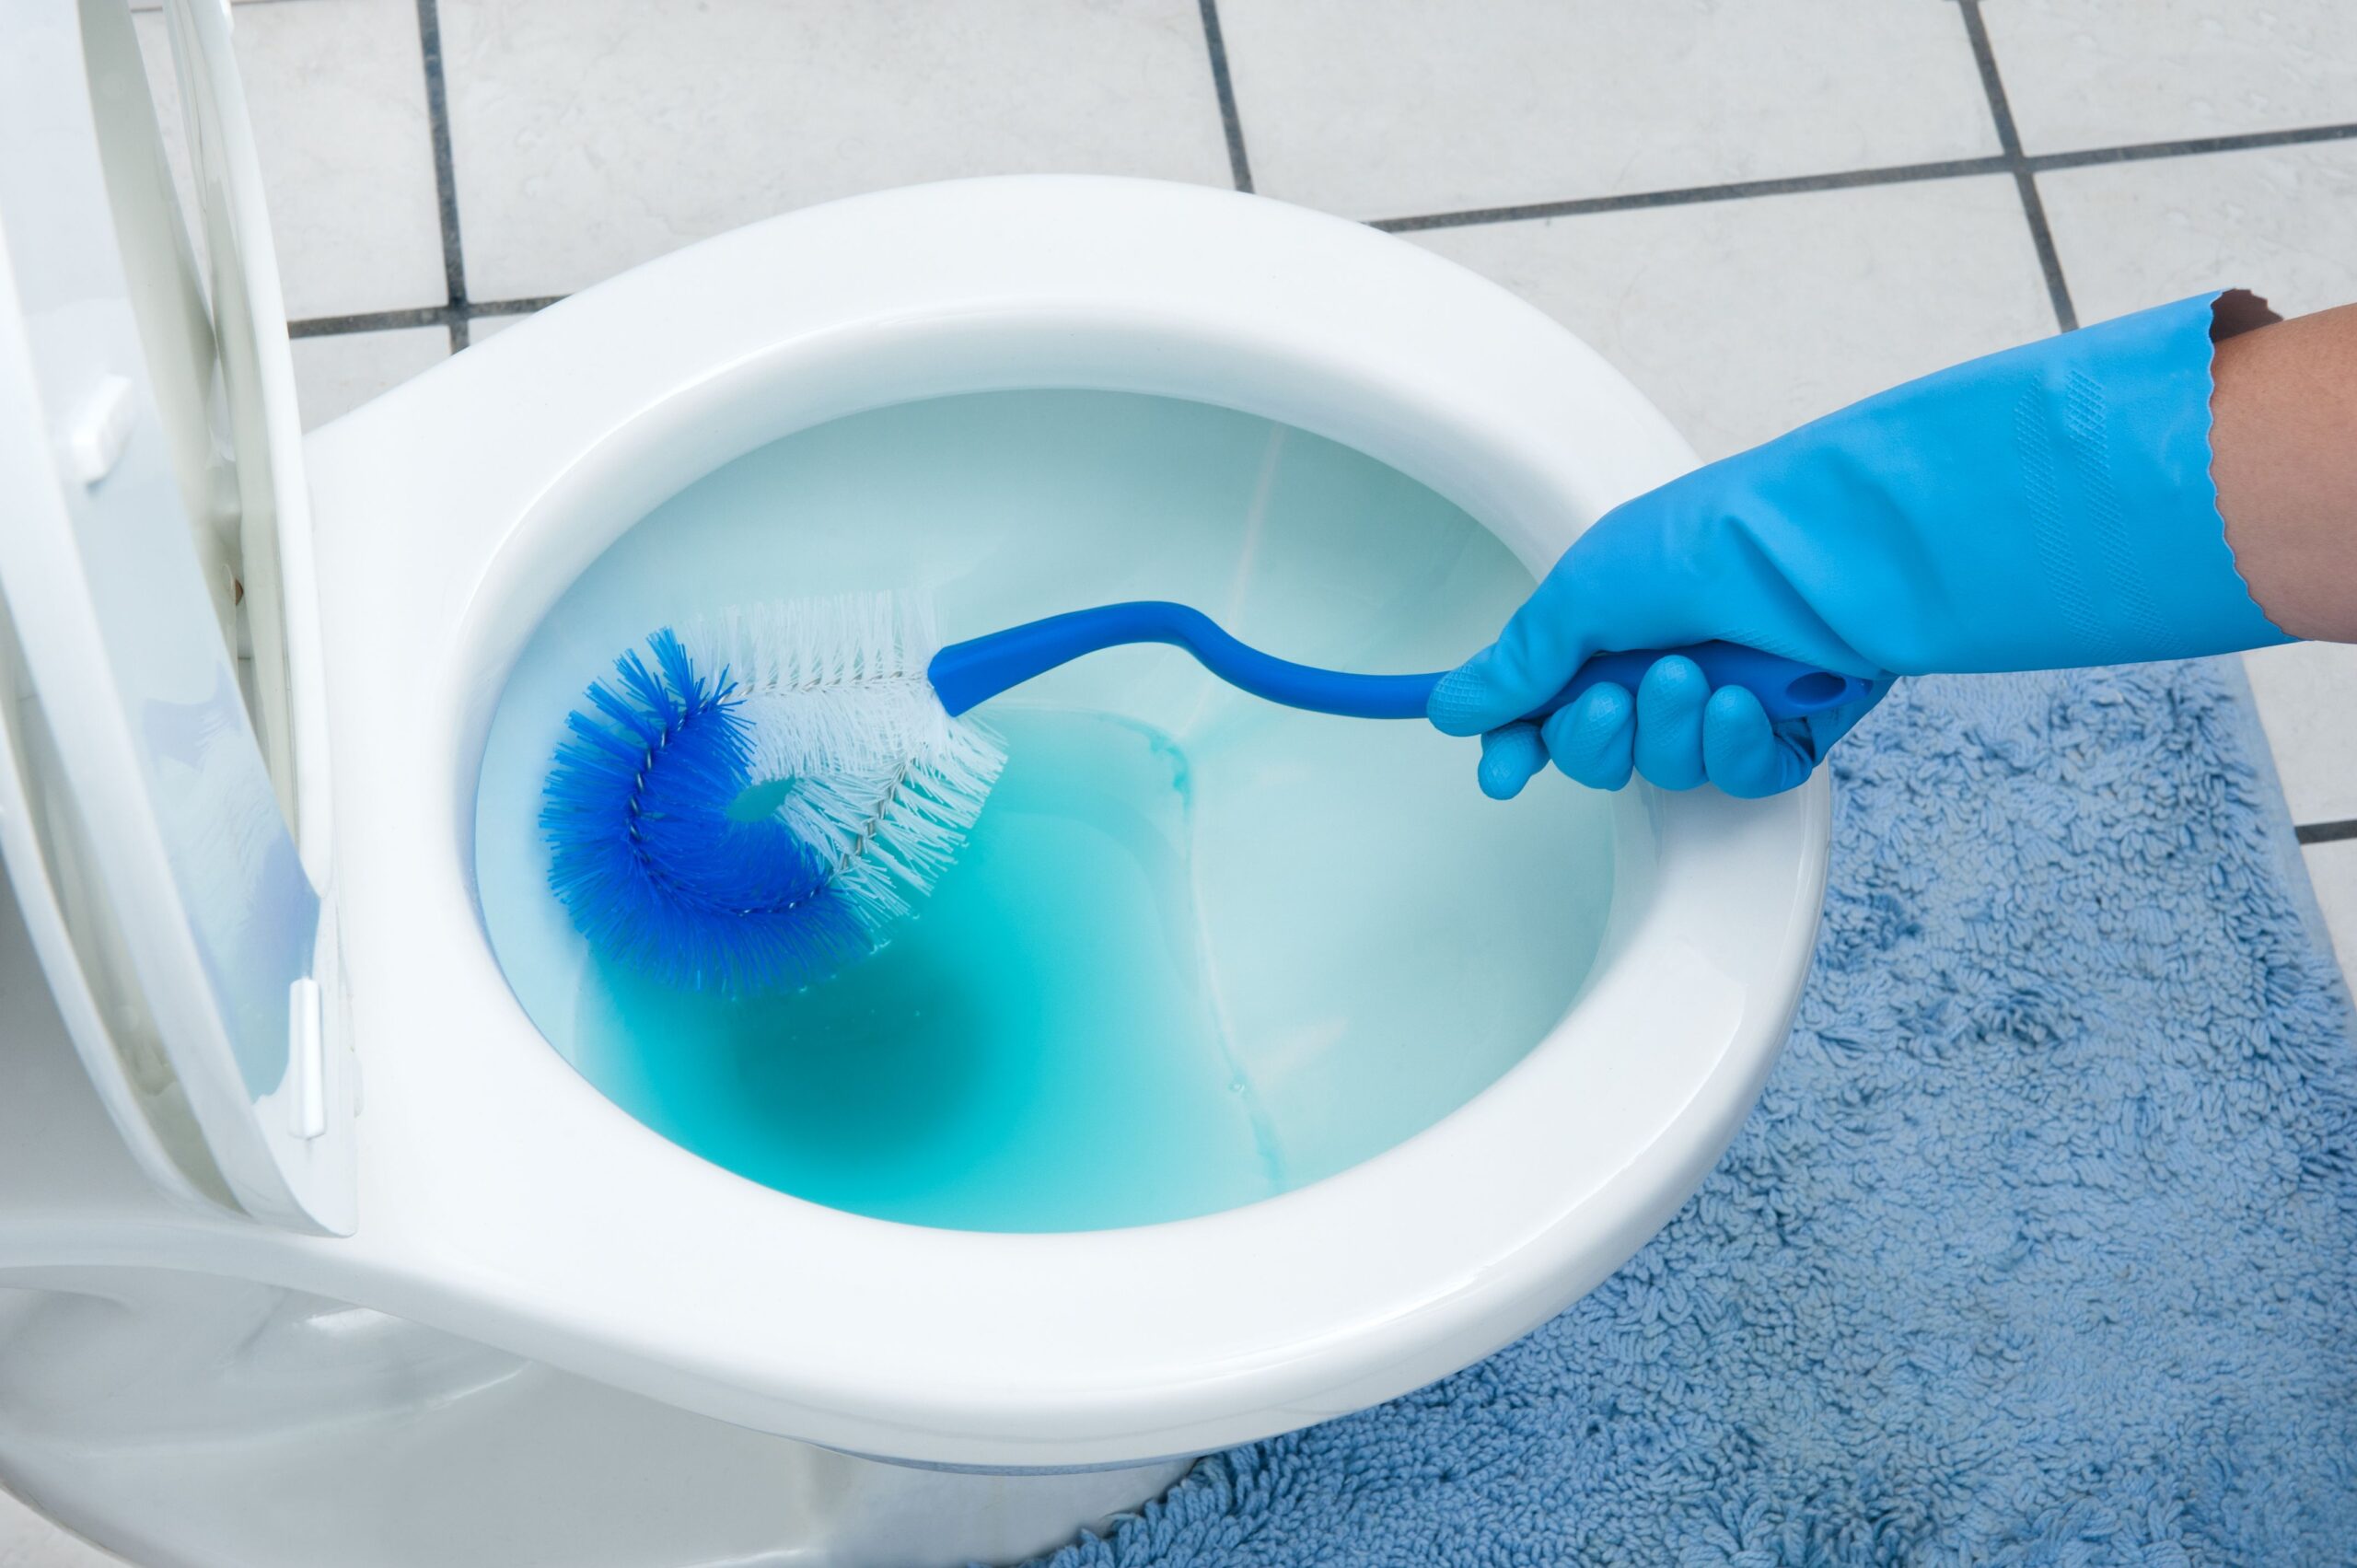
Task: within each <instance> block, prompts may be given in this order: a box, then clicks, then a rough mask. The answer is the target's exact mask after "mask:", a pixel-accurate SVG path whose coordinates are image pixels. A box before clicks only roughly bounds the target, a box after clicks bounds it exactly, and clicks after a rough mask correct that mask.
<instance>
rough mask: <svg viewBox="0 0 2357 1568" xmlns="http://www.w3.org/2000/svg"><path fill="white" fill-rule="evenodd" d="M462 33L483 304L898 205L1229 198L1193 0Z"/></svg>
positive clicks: (509, 17)
mask: <svg viewBox="0 0 2357 1568" xmlns="http://www.w3.org/2000/svg"><path fill="white" fill-rule="evenodd" d="M441 17H442V33H443V42H444V52H445V59H446V61H447V72H448V80H449V91H450V117H451V134H452V138H453V141H454V145H455V161H456V166H457V171H458V181H459V215H460V220H461V229H462V232H463V233H464V235H465V239H466V250H467V266H468V281H469V290H470V293H472V294H473V295H474V296H475V297H476V298H478V299H499V298H512V297H517V296H532V295H543V294H563V293H569V292H571V291H572V290H574V289H576V288H579V287H581V286H582V285H586V284H590V283H594V282H596V281H597V280H598V279H599V278H602V277H606V276H608V275H610V274H611V273H616V272H619V271H621V269H623V268H625V267H628V266H631V265H632V264H633V263H635V262H638V261H645V260H647V259H648V258H649V257H652V256H656V255H659V254H661V253H662V252H664V251H667V250H673V249H675V248H676V247H678V246H680V245H683V244H685V243H687V242H688V241H690V240H694V239H701V238H705V237H706V236H709V235H713V234H716V233H719V232H721V231H722V230H725V229H728V228H732V227H735V226H738V225H740V224H744V223H747V222H749V221H750V220H752V219H754V218H758V217H762V216H765V215H769V214H772V213H777V212H782V211H784V210H786V209H788V208H792V207H797V206H802V205H805V204H807V203H812V202H818V201H823V200H826V199H828V198H830V197H835V196H844V195H849V194H852V193H853V192H861V191H867V190H873V189H875V188H877V187H879V186H887V185H899V184H905V183H909V182H911V181H916V180H942V179H947V178H950V177H952V176H958V175H974V174H999V173H1009V172H1017V171H1034V170H1062V171H1067V172H1092V173H1120V174H1140V175H1152V176H1158V177H1160V178H1163V179H1168V180H1193V181H1198V182H1202V183H1206V184H1216V185H1225V184H1226V183H1227V182H1228V163H1227V151H1226V143H1225V138H1224V136H1223V134H1222V132H1221V128H1220V120H1219V109H1218V100H1217V99H1216V97H1215V95H1214V93H1213V87H1212V77H1211V65H1210V55H1209V52H1208V50H1207V49H1206V47H1205V44H1204V41H1203V31H1202V17H1201V14H1200V12H1199V10H1198V8H1197V6H1195V4H1194V3H1193V0H1122V3H1120V4H1117V5H1109V4H1102V3H1096V0H940V3H938V4H934V5H928V6H899V5H892V6H883V5H876V6H857V5H854V6H780V5H773V4H767V3H764V0H568V3H567V4H564V5H550V4H547V3H545V0H445V3H444V4H443V6H442V10H441Z"/></svg>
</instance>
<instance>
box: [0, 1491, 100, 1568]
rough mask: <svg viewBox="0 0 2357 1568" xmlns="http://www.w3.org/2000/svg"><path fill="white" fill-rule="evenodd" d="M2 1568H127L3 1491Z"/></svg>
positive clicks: (0, 1505)
mask: <svg viewBox="0 0 2357 1568" xmlns="http://www.w3.org/2000/svg"><path fill="white" fill-rule="evenodd" d="M0 1568H125V1564H124V1563H123V1562H122V1559H120V1558H117V1557H110V1556H109V1555H108V1554H107V1553H105V1552H103V1551H99V1549H98V1548H97V1547H94V1546H91V1545H89V1544H87V1542H85V1541H83V1540H81V1539H79V1538H77V1537H75V1536H71V1535H68V1534H66V1533H65V1532H64V1530H61V1529H59V1528H58V1527H56V1526H55V1525H52V1524H51V1523H50V1522H49V1521H48V1520H47V1519H44V1518H42V1517H41V1516H40V1515H39V1514H36V1513H34V1512H33V1511H32V1510H31V1509H30V1508H28V1507H26V1506H25V1505H24V1504H22V1503H19V1502H17V1500H16V1499H15V1498H14V1497H11V1496H10V1495H9V1494H8V1493H6V1492H0Z"/></svg>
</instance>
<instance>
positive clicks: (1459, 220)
mask: <svg viewBox="0 0 2357 1568" xmlns="http://www.w3.org/2000/svg"><path fill="white" fill-rule="evenodd" d="M2352 140H2357V122H2350V123H2343V124H2336V125H2310V126H2304V127H2302V128H2300V129H2298V130H2293V131H2252V132H2246V133H2243V134H2239V135H2231V136H2203V137H2199V138H2195V139H2190V140H2185V141H2175V142H2133V143H2126V144H2122V145H2117V146H2107V147H2087V148H2083V149H2081V150H2078V151H2074V152H2062V153H2038V154H2035V155H2024V156H2023V157H2021V158H2020V160H2019V161H2020V162H2021V164H2022V165H2024V166H2025V167H2026V168H2028V169H2029V170H2030V171H2031V172H2032V173H2044V172H2045V171H2047V170H2049V169H2062V168H2090V167H2092V166H2095V165H2098V164H2118V163H2146V162H2151V161H2154V160H2156V159H2162V158H2173V157H2201V156H2203V155H2206V154H2211V153H2231V152H2246V151H2257V150H2260V149H2264V148H2267V147H2284V146H2303V145H2312V144H2315V143H2317V142H2345V141H2352ZM2014 161H2015V160H2014V159H2013V158H2010V157H2006V156H2004V155H2003V154H2002V153H1999V154H1992V155H1990V156H1987V157H1968V158H1946V159H1942V160H1940V161H1937V162H1933V163H1900V164H1885V165H1883V166H1881V167H1879V168H1852V169H1843V170H1840V171H1838V172H1835V173H1830V174H1794V175H1783V176H1780V177H1776V178H1772V179H1767V180H1736V181H1732V182H1729V183H1726V184H1720V185H1685V186H1678V187H1673V188H1670V189H1667V190H1659V191H1635V192H1627V193H1625V194H1620V195H1612V196H1576V197H1573V198H1570V199H1568V200H1565V201H1560V202H1531V203H1524V204H1521V205H1516V206H1510V207H1469V208H1466V209H1464V210H1462V211H1458V212H1446V213H1419V214H1416V215H1412V216H1409V217H1397V218H1378V219H1376V220H1375V221H1374V222H1373V223H1372V224H1371V225H1370V226H1371V227H1374V228H1379V229H1382V230H1383V231H1384V232H1386V233H1387V234H1412V233H1414V232H1416V231H1418V230H1420V229H1429V228H1467V227H1472V226H1480V225H1483V224H1493V223H1522V222H1527V221H1529V220H1531V219H1534V218H1553V217H1583V216H1586V215H1591V214H1595V213H1620V212H1630V211H1634V210H1638V209H1642V208H1648V207H1675V206H1686V205H1689V204H1692V203H1701V202H1731V201H1740V200H1743V199H1745V198H1747V197H1752V196H1787V195H1796V194H1801V193H1804V192H1811V191H1846V190H1856V189H1861V188H1865V187H1871V186H1876V185H1908V184H1914V183H1918V182H1922V181H1926V180H1959V179H1966V178H1969V177H1971V176H1974V175H1983V174H2006V173H2010V172H2012V171H2013V168H2014Z"/></svg>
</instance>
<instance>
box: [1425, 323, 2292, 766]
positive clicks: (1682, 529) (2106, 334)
mask: <svg viewBox="0 0 2357 1568" xmlns="http://www.w3.org/2000/svg"><path fill="white" fill-rule="evenodd" d="M2222 299H2225V300H2227V301H2228V307H2227V308H2229V309H2230V310H2231V311H2233V313H2234V314H2235V315H2238V316H2240V317H2241V318H2242V319H2243V321H2242V324H2252V323H2254V322H2255V321H2256V320H2264V319H2270V318H2269V317H2268V316H2267V314H2266V313H2265V311H2264V308H2263V307H2256V302H2255V301H2252V300H2251V298H2250V296H2247V295H2242V294H2240V293H2239V292H2237V293H2236V294H2235V295H2234V296H2220V295H2214V294H2212V295H2202V296H2198V297H2196V298H2192V299H2187V300H2180V301H2179V302H2177V304H2175V305H2165V306H2162V307H2160V308H2156V309H2152V310H2145V311H2140V312H2138V313H2137V314H2135V315H2132V316H2124V317H2121V318H2120V319H2118V320H2115V321H2107V322H2106V323H2104V324H2103V325H2101V326H2097V327H2088V328H2085V329H2083V330H2081V331H2074V332H2067V333H2064V334H2063V335H2061V336H2060V337H2055V338H2049V339H2048V340H2046V341H2045V342H2043V343H2031V344H2028V345H2026V346H2025V347H2022V348H2016V349H2011V350H2008V351H2006V352H2005V353H2003V354H1991V355H1990V356H1989V357H1987V358H1985V359H1976V360H1972V361H1969V362H1968V363H1966V364H1963V365H1959V366H1954V367H1953V368H1951V369H1947V370H1943V371H1941V372H1939V373H1938V374H1936V375H1933V376H1927V377H1924V378H1923V379H1922V380H1920V381H1910V382H1908V383H1907V384H1906V385H1904V386H1901V387H1897V388H1894V389H1891V390H1889V391H1887V392H1883V393H1880V394H1878V395H1876V396H1875V397H1871V398H1868V399H1867V400H1865V401H1864V402H1860V403H1855V404H1852V406H1851V407H1849V408H1846V409H1843V410H1841V411H1840V412H1837V413H1833V414H1829V415H1827V416H1826V417H1825V418H1823V419H1820V420H1817V421H1816V422H1815V423H1814V424H1805V425H1803V426H1802V427H1801V428H1800V429H1798V430H1795V431H1793V432H1792V433H1791V434H1789V435H1786V436H1779V437H1778V438H1777V439H1775V440H1773V441H1771V442H1769V443H1768V444H1766V445H1765V446H1762V447H1754V448H1753V449H1751V450H1750V451H1748V452H1743V453H1739V454H1737V455H1736V456H1735V457H1732V458H1728V459H1724V461H1721V462H1715V463H1712V464H1710V465H1709V466H1707V467H1705V468H1701V469H1698V470H1695V471H1694V472H1692V473H1689V474H1687V475H1685V476H1684V477H1683V478H1680V479H1677V480H1674V481H1672V482H1670V483H1668V484H1666V485H1663V486H1662V487H1661V488H1660V489H1658V490H1655V491H1653V492H1651V493H1649V494H1644V495H1641V496H1638V497H1637V498H1636V499H1634V500H1632V501H1630V502H1627V503H1625V504H1624V505H1620V506H1617V507H1615V508H1613V509H1612V510H1611V511H1610V512H1608V513H1607V514H1606V515H1605V516H1604V517H1601V518H1599V519H1598V520H1597V522H1596V525H1595V527H1593V528H1590V529H1588V531H1587V532H1586V533H1585V534H1583V535H1582V536H1581V537H1580V539H1579V540H1578V541H1577V542H1575V543H1574V544H1573V546H1572V547H1571V549H1570V550H1568V551H1566V552H1564V553H1563V557H1562V560H1561V561H1559V562H1557V563H1555V567H1554V569H1553V570H1552V571H1550V573H1548V575H1547V580H1546V581H1545V582H1543V583H1541V584H1540V585H1539V586H1538V590H1537V591H1536V592H1535V593H1533V594H1532V595H1531V597H1530V599H1529V601H1528V602H1527V603H1526V604H1525V605H1524V606H1523V607H1522V609H1520V610H1517V611H1515V615H1514V618H1513V619H1512V620H1511V621H1508V622H1507V623H1506V627H1505V630H1504V632H1503V633H1500V634H1499V636H1498V640H1497V641H1496V642H1495V643H1494V644H1492V645H1491V646H1489V647H1488V648H1485V649H1483V650H1482V651H1481V652H1480V653H1479V654H1476V655H1475V656H1473V657H1472V658H1470V659H1469V660H1467V661H1466V663H1465V664H1464V665H1463V666H1462V667H1461V668H1457V669H1456V670H1453V671H1451V672H1450V673H1449V674H1448V675H1447V676H1446V678H1445V679H1443V680H1442V681H1441V683H1440V685H1439V686H1438V687H1437V688H1436V689H1435V690H1434V692H1433V697H1432V703H1431V706H1430V709H1429V713H1430V714H1431V717H1432V722H1433V723H1434V725H1436V726H1439V727H1440V728H1441V729H1442V730H1444V731H1446V733H1448V734H1450V735H1480V736H1481V737H1482V746H1481V753H1482V754H1481V764H1480V784H1481V787H1482V789H1483V791H1484V792H1485V793H1487V794H1489V795H1491V796H1494V797H1496V798H1499V799H1505V798H1507V797H1509V796H1514V795H1515V794H1516V793H1518V792H1519V791H1520V790H1521V789H1522V787H1523V785H1524V784H1527V782H1528V781H1529V779H1530V778H1531V776H1532V775H1533V774H1535V773H1537V772H1538V771H1539V770H1540V769H1541V768H1542V767H1544V766H1545V765H1546V762H1547V761H1548V760H1549V759H1550V757H1551V758H1552V759H1553V761H1555V763H1556V765H1557V766H1559V767H1561V768H1562V770H1563V772H1566V773H1569V774H1570V775H1571V776H1572V777H1573V778H1574V779H1577V780H1579V781H1580V782H1581V783H1582V784H1589V785H1592V786H1594V787H1596V788H1598V789H1618V788H1620V786H1621V785H1622V784H1627V783H1628V782H1629V777H1630V773H1631V770H1632V769H1633V770H1634V771H1635V772H1641V773H1643V775H1644V776H1645V777H1646V778H1647V779H1650V780H1651V781H1652V782H1653V783H1655V784H1659V785H1661V786H1663V787H1664V788H1667V789H1691V788H1693V787H1694V786H1695V785H1697V784H1702V783H1704V782H1705V781H1708V782H1710V783H1713V784H1717V785H1718V786H1719V787H1720V788H1721V789H1723V790H1724V791H1726V792H1727V793H1728V794H1730V795H1736V796H1764V795H1772V794H1774V793H1776V792H1777V791H1779V790H1785V789H1790V788H1792V787H1793V786H1794V785H1795V784H1799V783H1801V782H1802V781H1803V780H1804V779H1805V778H1807V777H1808V775H1809V772H1810V771H1811V770H1812V769H1814V768H1815V767H1816V766H1817V763H1818V762H1820V761H1823V760H1824V757H1825V753H1826V749H1828V748H1829V747H1830V746H1831V745H1832V744H1833V743H1834V742H1835V741H1837V740H1839V739H1840V738H1841V737H1842V736H1843V735H1845V734H1847V733H1848V732H1849V729H1850V727H1851V726H1852V725H1854V724H1856V723H1857V722H1858V720H1859V719H1860V718H1861V717H1862V716H1864V714H1865V712H1866V711H1867V709H1869V708H1871V707H1872V706H1873V705H1874V703H1875V702H1877V701H1879V700H1880V698H1881V696H1882V694H1883V693H1884V692H1885V691H1887V690H1888V688H1889V682H1890V680H1891V679H1892V678H1894V677H1897V676H1901V675H1922V674H1928V673H1932V672H1934V671H1951V672H1961V671H1982V670H2010V669H2052V668H2067V667H2073V666H2080V665H2096V664H2122V663H2131V662H2135V661H2139V660H2143V659H2161V658H2182V657H2189V656H2195V655H2200V654H2215V653H2225V652H2229V651H2232V650H2235V649H2241V648H2255V647H2263V646H2266V645H2270V644H2275V643H2282V642H2288V641H2290V640H2291V639H2290V638H2288V637H2286V636H2285V635H2284V633H2282V632H2281V631H2279V630H2278V629H2277V628H2276V627H2275V626H2274V624H2273V623H2272V622H2270V621H2269V620H2268V619H2267V617H2266V615H2265V614H2264V613H2262V612H2261V611H2260V610H2259V608H2258V605H2257V604H2255V603H2254V602H2252V599H2251V597H2250V593H2249V590H2248V589H2247V587H2245V586H2244V584H2243V580H2242V578H2241V576H2240V575H2237V573H2236V572H2235V561H2234V555H2233V552H2231V551H2229V550H2228V549H2227V546H2226V537H2225V525H2224V523H2223V520H2222V519H2221V518H2220V517H2219V515H2218V505H2217V493H2216V490H2215V488H2214V487H2213V486H2212V483H2211V481H2210V388H2211V383H2210V358H2211V344H2212V324H2213V319H2215V317H2214V313H2215V311H2216V310H2217V308H2219V302H2220V301H2221V300H2222ZM2254 308H2255V309H2254ZM2219 335H2222V336H2223V335H2225V334H2224V333H2223V331H2222V332H2220V333H2219ZM1712 638H1721V639H1724V640H1725V641H1728V642H1733V643H1745V644H1748V645H1751V646H1753V647H1755V648H1760V649H1763V650H1765V651H1767V652H1770V653H1775V654H1782V655H1784V656H1787V657H1789V658H1795V659H1801V660H1805V661H1806V662H1808V663H1811V664H1815V665H1819V666H1821V667H1823V668H1827V669H1830V670H1835V671H1839V672H1840V673H1842V674H1845V675H1855V676H1862V677H1865V678H1867V679H1872V680H1874V681H1875V687H1874V689H1873V691H1872V692H1871V693H1870V694H1869V696H1868V697H1867V698H1866V699H1865V700H1864V701H1862V702H1859V703H1852V704H1851V705H1850V706H1848V707H1846V708H1841V709H1837V710H1835V711H1833V712H1831V713H1828V714H1818V715H1817V716H1815V717H1813V718H1809V719H1804V720H1794V721H1790V722H1786V723H1782V724H1774V725H1771V723H1770V722H1769V720H1768V717H1767V715H1766V714H1764V713H1763V712H1761V710H1760V707H1759V702H1758V701H1757V700H1756V699H1755V698H1753V697H1752V695H1751V694H1750V693H1749V692H1748V691H1743V690H1741V689H1739V688H1735V687H1729V688H1725V689H1724V690H1721V691H1716V692H1713V691H1711V690H1710V688H1709V684H1708V682H1706V681H1705V680H1704V679H1702V675H1701V671H1700V670H1699V669H1697V668H1695V667H1694V666H1693V665H1692V664H1690V663H1689V662H1688V661H1686V660H1684V659H1677V658H1666V659H1662V660H1659V661H1657V662H1656V663H1655V665H1654V666H1653V667H1652V668H1651V669H1650V670H1649V671H1648V672H1647V673H1646V675H1645V678H1644V679H1643V681H1641V682H1640V683H1639V685H1638V689H1637V691H1635V692H1634V693H1633V694H1632V693H1631V692H1630V691H1628V690H1627V689H1626V688H1624V687H1620V686H1614V685H1599V686H1596V687H1595V688H1593V689H1592V690H1590V691H1588V692H1587V693H1586V694H1585V695H1584V696H1583V697H1582V698H1581V699H1580V700H1579V701H1578V702H1576V703H1573V704H1571V705H1570V706H1569V707H1566V708H1563V709H1562V710H1561V711H1560V712H1558V713H1556V714H1553V715H1552V716H1551V717H1550V718H1549V719H1548V720H1547V721H1546V723H1545V726H1543V728H1542V727H1541V726H1536V725H1531V724H1527V723H1521V722H1516V721H1518V720H1519V718H1520V715H1522V714H1526V713H1528V712H1530V711H1531V710H1532V709H1533V708H1535V707H1537V706H1538V704H1539V703H1541V702H1542V701H1544V700H1545V699H1546V698H1547V697H1548V696H1550V694H1552V693H1553V692H1554V691H1557V690H1559V689H1560V688H1561V687H1562V684H1563V683H1564V681H1566V680H1567V679H1570V677H1571V675H1572V672H1573V671H1574V670H1576V669H1577V668H1579V667H1580V666H1581V665H1582V664H1583V663H1585V661H1586V659H1587V658H1588V657H1589V656H1591V655H1593V654H1596V653H1597V652H1600V651H1609V650H1616V649H1627V648H1659V647H1673V646H1676V645H1678V644H1681V643H1695V642H1703V641H1707V640H1709V639H1712Z"/></svg>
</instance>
